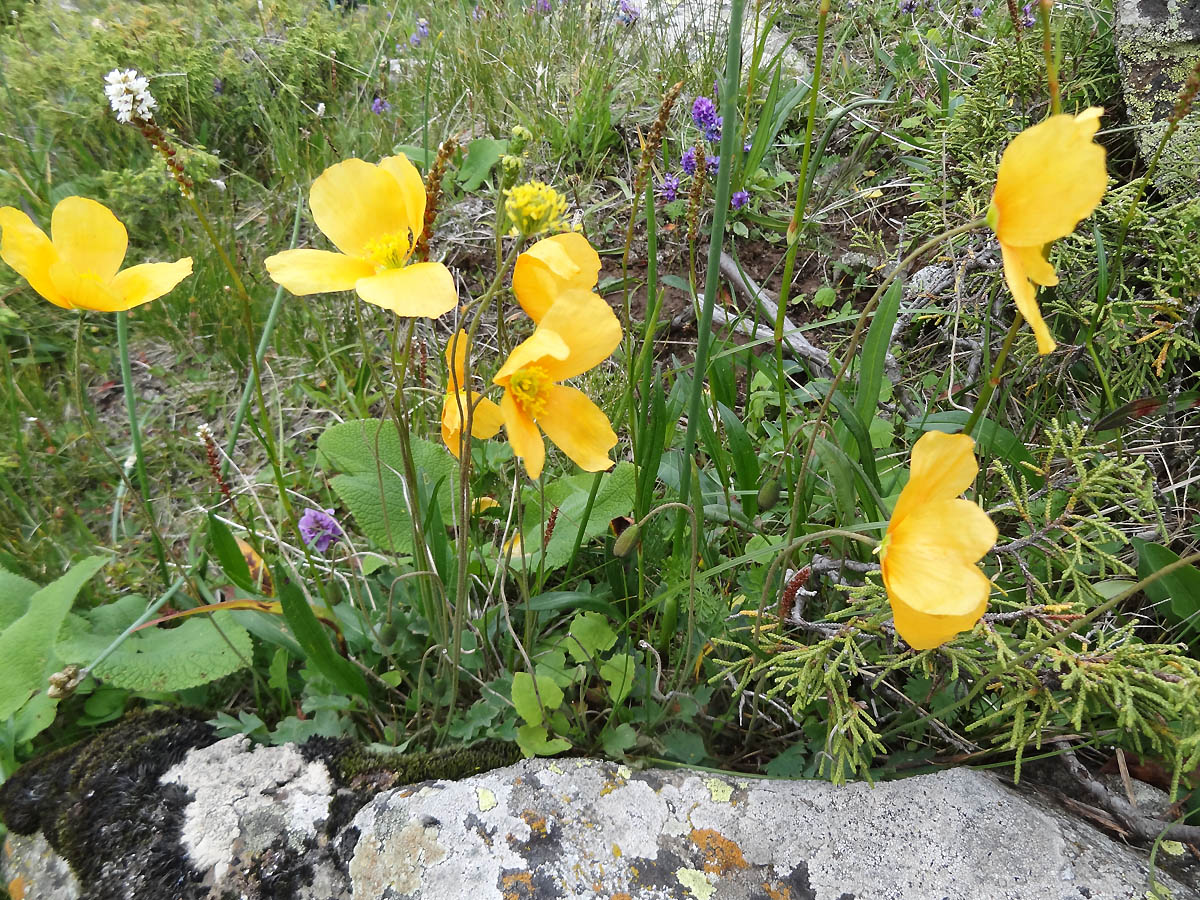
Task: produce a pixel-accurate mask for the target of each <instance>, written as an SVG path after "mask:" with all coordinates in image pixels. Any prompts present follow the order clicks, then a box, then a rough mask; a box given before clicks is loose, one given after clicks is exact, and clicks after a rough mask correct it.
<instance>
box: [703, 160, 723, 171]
mask: <svg viewBox="0 0 1200 900" xmlns="http://www.w3.org/2000/svg"><path fill="white" fill-rule="evenodd" d="M704 162H705V163H706V164H707V165H708V174H709V175H716V174H717V167H718V166H720V165H721V157H719V156H706V157H705V158H704Z"/></svg>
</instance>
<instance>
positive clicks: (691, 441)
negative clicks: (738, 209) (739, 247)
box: [675, 0, 745, 549]
mask: <svg viewBox="0 0 1200 900" xmlns="http://www.w3.org/2000/svg"><path fill="white" fill-rule="evenodd" d="M744 6H745V0H731V2H730V4H729V45H728V49H727V52H726V54H725V90H724V91H722V94H721V97H722V106H721V112H722V115H723V117H724V121H725V128H724V129H723V131H722V132H721V162H720V165H719V167H718V169H717V187H716V191H715V193H714V197H713V218H712V226H711V231H710V233H709V239H708V271H707V272H705V279H704V301H703V304H702V305H701V307H700V321H699V323H698V325H697V336H696V356H695V365H694V367H693V369H692V390H691V394H690V396H689V397H688V405H687V411H688V413H687V430H686V432H685V433H684V438H683V459H684V468H685V469H686V467H687V466H689V465H690V464H691V460H692V456H693V454H694V453H695V449H696V430H697V428H698V426H697V423H698V422H699V421H700V416H701V415H702V412H701V405H700V404H701V400H702V398H703V394H704V382H705V378H706V376H707V373H708V354H709V348H710V346H711V344H712V317H713V306H714V304H715V303H716V299H717V290H718V288H719V287H720V283H721V247H722V246H723V244H724V242H725V219H726V217H727V215H728V213H729V197H730V193H731V190H730V183H729V182H730V175H731V173H732V171H733V150H734V140H735V139H736V138H737V128H735V127H734V125H735V123H736V122H737V94H738V83H739V80H740V76H741V61H742V12H743V7H744ZM702 162H703V161H700V163H699V164H702ZM690 487H691V485H690V479H688V478H687V477H684V478H682V479H681V480H680V485H679V502H681V503H684V504H686V503H687V502H688V493H689V490H690ZM683 525H684V517H683V516H682V514H681V515H680V517H679V521H678V524H677V526H676V532H675V534H676V540H675V543H676V549H680V548H679V546H678V545H679V544H680V543H681V541H682V537H683V534H682V529H683Z"/></svg>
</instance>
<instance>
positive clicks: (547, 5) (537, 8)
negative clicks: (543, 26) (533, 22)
mask: <svg viewBox="0 0 1200 900" xmlns="http://www.w3.org/2000/svg"><path fill="white" fill-rule="evenodd" d="M533 11H534V12H535V13H537V14H538V15H542V16H548V15H550V13H552V12H553V11H554V5H553V4H552V3H551V2H550V0H536V2H535V3H534V4H533Z"/></svg>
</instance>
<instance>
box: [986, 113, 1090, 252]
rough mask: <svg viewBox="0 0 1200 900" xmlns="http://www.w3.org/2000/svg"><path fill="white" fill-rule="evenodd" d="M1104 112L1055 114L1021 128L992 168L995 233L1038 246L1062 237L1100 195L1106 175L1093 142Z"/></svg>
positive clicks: (1017, 244) (1016, 243)
mask: <svg viewBox="0 0 1200 900" xmlns="http://www.w3.org/2000/svg"><path fill="white" fill-rule="evenodd" d="M1102 113H1103V110H1102V109H1100V108H1099V107H1092V108H1090V109H1087V110H1084V111H1083V112H1082V113H1080V114H1079V115H1077V116H1071V115H1066V114H1063V115H1057V116H1051V117H1050V118H1049V119H1047V120H1046V121H1044V122H1042V123H1040V124H1038V125H1034V126H1033V127H1032V128H1028V129H1026V130H1025V131H1023V132H1021V133H1020V134H1019V135H1017V136H1016V137H1015V138H1013V141H1012V143H1011V144H1009V145H1008V147H1007V148H1006V149H1005V151H1004V154H1003V156H1001V158H1000V167H999V169H998V170H997V172H996V190H995V192H994V193H993V195H992V202H993V204H994V205H995V207H996V214H997V217H996V221H995V223H994V227H995V230H996V236H997V237H998V238H999V239H1000V242H1001V243H1003V244H1008V245H1009V246H1011V247H1041V246H1042V245H1044V244H1048V243H1050V242H1051V241H1055V240H1058V239H1059V238H1061V237H1066V236H1067V235H1068V234H1070V233H1071V232H1072V231H1074V230H1075V226H1076V225H1078V224H1079V222H1080V220H1082V219H1084V218H1086V217H1087V216H1088V215H1089V214H1090V213H1091V212H1092V210H1093V209H1095V208H1096V205H1097V204H1098V203H1099V202H1100V198H1101V197H1103V196H1104V189H1105V187H1106V185H1107V182H1108V176H1107V174H1106V172H1105V168H1104V148H1103V147H1101V146H1100V145H1099V144H1097V143H1095V142H1094V141H1093V140H1092V137H1093V136H1094V135H1095V133H1096V130H1097V129H1098V128H1099V127H1100V115H1101V114H1102Z"/></svg>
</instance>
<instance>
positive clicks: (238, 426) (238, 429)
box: [221, 198, 303, 475]
mask: <svg viewBox="0 0 1200 900" xmlns="http://www.w3.org/2000/svg"><path fill="white" fill-rule="evenodd" d="M302 209H303V199H302V198H299V199H297V201H296V215H295V217H294V218H293V220H292V240H291V242H290V243H289V244H288V246H289V247H295V246H296V239H297V238H298V237H299V236H300V211H301V210H302ZM283 295H284V291H283V285H280V286H279V287H277V288H276V289H275V297H274V298H273V299H272V300H271V309H270V311H269V312H268V313H267V321H266V322H264V323H263V328H262V334H261V335H259V338H258V349H257V350H256V351H255V353H254V357H255V359H256V360H257V362H258V364H259V366H261V365H262V361H263V359H265V358H266V355H267V348H268V347H270V346H271V336H272V335H273V334H274V333H275V324H276V322H277V321H278V320H279V311H280V310H281V309H282V308H283ZM253 396H254V381H253V380H252V379H250V378H247V379H246V383H245V385H243V386H242V397H241V399H240V400H239V401H238V405H237V410H236V411H235V412H234V414H233V424H232V425H230V427H229V436H228V437H227V438H226V439H225V459H223V460H222V461H221V474H222V475H227V474H228V473H229V467H230V465H232V463H233V456H234V451H235V450H236V449H237V441H238V436H239V435H240V434H241V433H242V425H244V424H245V422H246V412H247V410H249V409H250V398H251V397H253Z"/></svg>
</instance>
